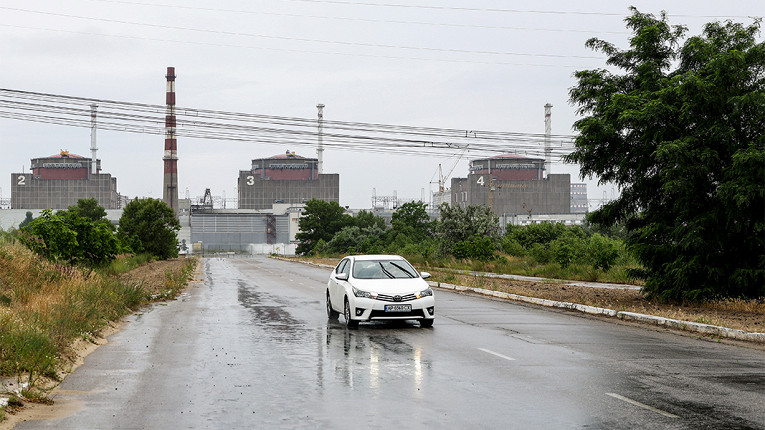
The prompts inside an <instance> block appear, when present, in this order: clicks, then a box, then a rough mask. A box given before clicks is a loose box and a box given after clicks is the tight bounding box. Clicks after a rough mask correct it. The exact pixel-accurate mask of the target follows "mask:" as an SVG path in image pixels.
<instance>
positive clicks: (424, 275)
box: [420, 272, 430, 279]
mask: <svg viewBox="0 0 765 430" xmlns="http://www.w3.org/2000/svg"><path fill="white" fill-rule="evenodd" d="M420 276H422V279H428V278H430V273H428V272H420Z"/></svg>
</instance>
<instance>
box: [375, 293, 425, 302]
mask: <svg viewBox="0 0 765 430" xmlns="http://www.w3.org/2000/svg"><path fill="white" fill-rule="evenodd" d="M396 297H398V298H399V300H396ZM415 299H417V296H416V295H414V294H404V295H403V296H390V295H388V294H378V295H377V300H381V301H383V302H396V303H397V302H409V301H412V300H415Z"/></svg>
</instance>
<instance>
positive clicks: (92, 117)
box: [90, 104, 98, 175]
mask: <svg viewBox="0 0 765 430" xmlns="http://www.w3.org/2000/svg"><path fill="white" fill-rule="evenodd" d="M97 108H98V105H96V104H92V105H90V157H91V161H90V173H92V174H94V175H95V174H96V173H98V165H97V164H98V159H97V158H96V153H97V152H98V148H97V147H96V128H97V125H96V109H97Z"/></svg>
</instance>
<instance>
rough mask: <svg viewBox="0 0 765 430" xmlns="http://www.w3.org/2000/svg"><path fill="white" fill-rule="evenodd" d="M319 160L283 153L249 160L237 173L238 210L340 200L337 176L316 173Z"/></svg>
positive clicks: (338, 176) (338, 178) (335, 174)
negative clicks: (247, 166)
mask: <svg viewBox="0 0 765 430" xmlns="http://www.w3.org/2000/svg"><path fill="white" fill-rule="evenodd" d="M319 168H320V167H319V159H317V158H306V157H301V156H299V155H296V154H295V153H294V152H290V151H287V152H286V153H285V154H280V155H276V156H273V157H270V158H260V159H256V160H252V165H251V168H250V169H249V170H240V171H239V180H238V197H239V198H238V200H239V209H259V210H264V209H271V208H272V207H273V205H274V204H282V203H284V204H304V203H305V202H307V201H308V200H311V199H318V200H324V201H327V202H339V200H340V175H339V174H337V173H330V174H324V173H321V172H320V171H319Z"/></svg>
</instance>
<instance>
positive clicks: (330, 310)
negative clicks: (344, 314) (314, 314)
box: [327, 293, 340, 320]
mask: <svg viewBox="0 0 765 430" xmlns="http://www.w3.org/2000/svg"><path fill="white" fill-rule="evenodd" d="M339 316H340V312H338V311H336V310H334V309H333V308H332V302H331V301H330V300H329V293H327V318H329V319H331V320H336V319H337V317H339Z"/></svg>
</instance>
